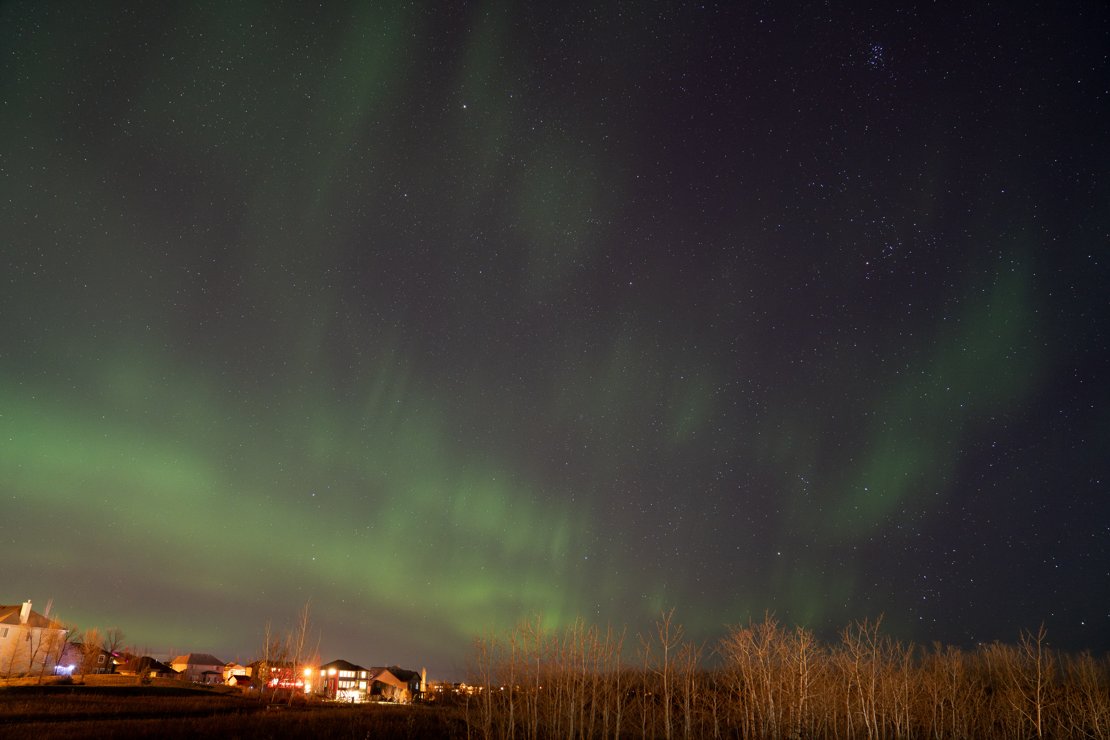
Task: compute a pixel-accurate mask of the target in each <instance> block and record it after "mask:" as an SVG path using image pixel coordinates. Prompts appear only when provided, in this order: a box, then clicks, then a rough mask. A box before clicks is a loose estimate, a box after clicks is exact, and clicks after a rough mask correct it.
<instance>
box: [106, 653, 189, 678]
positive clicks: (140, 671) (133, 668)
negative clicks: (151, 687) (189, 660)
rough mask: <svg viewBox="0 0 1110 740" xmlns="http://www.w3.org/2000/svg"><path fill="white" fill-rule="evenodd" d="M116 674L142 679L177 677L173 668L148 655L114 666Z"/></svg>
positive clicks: (132, 658) (131, 658) (129, 659)
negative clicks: (141, 677)
mask: <svg viewBox="0 0 1110 740" xmlns="http://www.w3.org/2000/svg"><path fill="white" fill-rule="evenodd" d="M116 673H118V674H120V675H121V676H143V677H144V678H176V677H177V676H178V675H179V674H178V673H177V671H175V670H174V669H173V668H171V667H169V666H168V665H166V664H165V663H162V662H160V661H157V660H155V659H154V658H152V657H150V656H149V655H144V656H143V657H141V658H137V657H134V656H132V657H130V658H128V659H127V660H125V661H123V662H122V663H120V664H119V665H117V666H116Z"/></svg>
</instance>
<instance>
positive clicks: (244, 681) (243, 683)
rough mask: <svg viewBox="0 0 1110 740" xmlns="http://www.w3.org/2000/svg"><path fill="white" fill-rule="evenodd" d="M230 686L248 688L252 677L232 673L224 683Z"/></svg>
mask: <svg viewBox="0 0 1110 740" xmlns="http://www.w3.org/2000/svg"><path fill="white" fill-rule="evenodd" d="M224 683H226V684H227V685H228V686H238V687H239V688H244V689H245V688H248V687H249V686H250V685H251V677H250V676H247V675H245V674H240V673H232V674H231V675H230V676H228V677H227V679H226V680H225V681H224Z"/></svg>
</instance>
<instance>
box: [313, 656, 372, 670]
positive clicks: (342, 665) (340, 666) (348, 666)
mask: <svg viewBox="0 0 1110 740" xmlns="http://www.w3.org/2000/svg"><path fill="white" fill-rule="evenodd" d="M329 668H334V669H336V670H337V671H365V670H368V669H367V668H363V667H362V666H360V665H355V664H354V663H352V662H351V661H349V660H343V659H342V658H340V659H339V660H333V661H332V662H330V663H324V665H322V666H320V670H321V671H326V670H327V669H329Z"/></svg>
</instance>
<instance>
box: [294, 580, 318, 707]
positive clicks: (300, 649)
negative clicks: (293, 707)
mask: <svg viewBox="0 0 1110 740" xmlns="http://www.w3.org/2000/svg"><path fill="white" fill-rule="evenodd" d="M310 603H311V602H308V601H306V602H305V604H304V608H302V609H301V611H300V612H299V613H298V614H297V619H296V621H295V622H294V623H293V627H292V629H290V630H289V637H288V644H289V651H288V652H289V659H290V661H291V662H292V670H293V674H292V675H291V676H290V677H289V680H290V683H291V684H292V686H291V687H290V689H289V704H292V703H293V696H294V694H296V693H297V692H296V686H297V676H298V675H299V674H300V670H301V658H303V657H304V649H305V644H306V642H307V640H308V632H309V630H310V628H311V624H312V623H311V621H310V620H309V616H308V614H309V605H310Z"/></svg>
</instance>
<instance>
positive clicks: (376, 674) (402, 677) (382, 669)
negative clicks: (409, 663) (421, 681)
mask: <svg viewBox="0 0 1110 740" xmlns="http://www.w3.org/2000/svg"><path fill="white" fill-rule="evenodd" d="M386 673H389V674H392V676H393V677H394V678H396V679H397V680H398V681H400V682H401V683H404V684H407V683H408V682H409V681H412V680H413V679H414V678H420V674H419V673H417V672H416V671H408V670H405V669H404V668H399V667H398V666H395V665H391V666H374V667H373V668H371V669H370V678H372V679H375V680H382V678H381V677H382V676H383V674H386Z"/></svg>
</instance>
